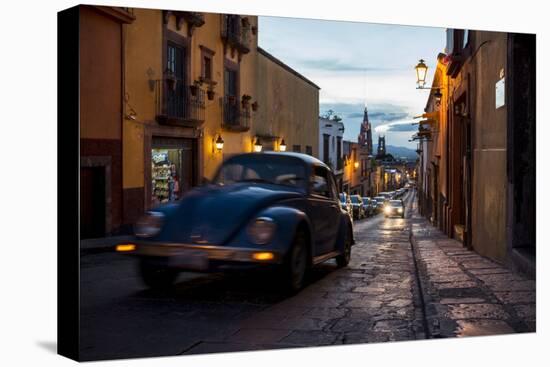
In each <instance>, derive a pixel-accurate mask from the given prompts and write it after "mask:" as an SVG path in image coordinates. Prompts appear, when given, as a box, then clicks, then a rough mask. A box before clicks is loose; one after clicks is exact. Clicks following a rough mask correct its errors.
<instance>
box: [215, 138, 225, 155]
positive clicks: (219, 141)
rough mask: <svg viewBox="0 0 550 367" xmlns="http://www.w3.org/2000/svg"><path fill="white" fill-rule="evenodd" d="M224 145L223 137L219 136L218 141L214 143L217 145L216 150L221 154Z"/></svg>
mask: <svg viewBox="0 0 550 367" xmlns="http://www.w3.org/2000/svg"><path fill="white" fill-rule="evenodd" d="M223 143H224V141H223V139H222V136H221V135H218V138H217V139H216V141H215V143H214V144H215V145H216V150H217V151H218V152H221V151H222V150H223Z"/></svg>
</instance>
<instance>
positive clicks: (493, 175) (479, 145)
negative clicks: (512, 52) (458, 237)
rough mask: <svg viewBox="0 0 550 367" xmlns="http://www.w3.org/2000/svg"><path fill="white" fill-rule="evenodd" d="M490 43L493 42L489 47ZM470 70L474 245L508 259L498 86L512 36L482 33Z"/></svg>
mask: <svg viewBox="0 0 550 367" xmlns="http://www.w3.org/2000/svg"><path fill="white" fill-rule="evenodd" d="M485 41H488V42H487V43H485V44H483V45H482V43H484V42H485ZM478 47H479V50H478V52H477V54H476V56H475V57H474V58H473V60H472V63H471V65H469V67H470V68H471V70H472V73H473V75H472V77H473V78H474V80H475V82H474V83H473V85H472V87H473V88H474V90H473V91H472V92H473V96H474V98H475V99H474V101H473V105H474V106H475V109H474V110H473V116H472V118H473V132H472V134H473V145H474V151H473V157H472V158H473V184H472V187H473V197H472V206H473V213H472V227H473V228H472V235H473V238H472V244H473V247H474V249H475V250H476V251H478V252H479V253H480V254H482V255H485V256H490V257H493V258H496V259H499V260H504V259H505V256H506V183H507V176H506V147H507V144H506V123H507V122H506V119H507V114H506V106H504V107H501V108H499V109H496V108H495V83H496V82H497V81H498V80H499V78H500V75H499V74H500V70H501V69H504V71H505V74H506V54H507V34H506V33H497V32H476V39H475V47H474V50H475V49H477V48H478Z"/></svg>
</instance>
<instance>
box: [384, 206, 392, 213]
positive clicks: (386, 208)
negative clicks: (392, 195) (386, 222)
mask: <svg viewBox="0 0 550 367" xmlns="http://www.w3.org/2000/svg"><path fill="white" fill-rule="evenodd" d="M384 213H386V214H391V208H390V207H389V206H386V207H384Z"/></svg>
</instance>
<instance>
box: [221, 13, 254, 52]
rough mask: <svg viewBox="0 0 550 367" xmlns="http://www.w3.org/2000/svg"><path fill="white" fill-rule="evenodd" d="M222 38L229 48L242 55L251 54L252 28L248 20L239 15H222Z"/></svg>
mask: <svg viewBox="0 0 550 367" xmlns="http://www.w3.org/2000/svg"><path fill="white" fill-rule="evenodd" d="M221 19H222V24H221V37H222V39H223V40H224V42H225V43H227V44H229V46H231V47H234V48H236V49H237V50H238V51H239V52H240V53H243V54H246V53H248V52H250V33H251V27H250V24H249V23H248V20H246V19H245V18H242V17H241V16H239V15H232V14H226V15H222V17H221Z"/></svg>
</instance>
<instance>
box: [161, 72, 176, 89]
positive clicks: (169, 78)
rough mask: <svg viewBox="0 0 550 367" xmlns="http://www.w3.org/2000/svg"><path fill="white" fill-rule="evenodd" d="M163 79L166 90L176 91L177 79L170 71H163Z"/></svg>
mask: <svg viewBox="0 0 550 367" xmlns="http://www.w3.org/2000/svg"><path fill="white" fill-rule="evenodd" d="M164 79H165V80H166V86H167V87H168V89H171V90H176V85H177V79H176V75H175V74H174V72H173V71H172V70H169V69H166V70H165V71H164Z"/></svg>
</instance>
